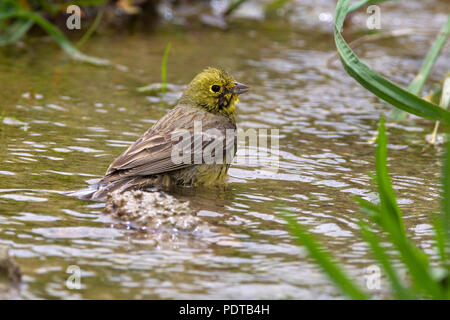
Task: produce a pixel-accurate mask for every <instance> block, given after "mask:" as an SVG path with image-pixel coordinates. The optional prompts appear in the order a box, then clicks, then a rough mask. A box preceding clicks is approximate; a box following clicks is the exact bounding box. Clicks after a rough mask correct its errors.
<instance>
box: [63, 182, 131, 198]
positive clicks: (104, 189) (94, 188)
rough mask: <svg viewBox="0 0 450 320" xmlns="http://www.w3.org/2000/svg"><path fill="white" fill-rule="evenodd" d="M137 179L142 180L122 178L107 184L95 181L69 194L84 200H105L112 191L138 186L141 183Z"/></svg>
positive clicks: (122, 190)
mask: <svg viewBox="0 0 450 320" xmlns="http://www.w3.org/2000/svg"><path fill="white" fill-rule="evenodd" d="M137 180H140V178H139V177H135V178H130V179H121V180H116V181H112V182H109V183H106V184H102V183H95V184H91V185H90V186H89V187H88V188H87V189H82V190H77V191H72V192H69V193H68V195H70V196H74V197H77V198H80V199H82V200H104V198H106V195H107V194H108V193H110V192H113V191H116V190H119V192H121V193H122V192H125V191H127V190H131V189H134V188H136V186H137V185H139V182H138V181H137Z"/></svg>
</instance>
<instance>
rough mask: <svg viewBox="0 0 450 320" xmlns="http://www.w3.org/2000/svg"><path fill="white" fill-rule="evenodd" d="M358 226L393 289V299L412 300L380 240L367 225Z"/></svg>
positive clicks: (412, 297) (362, 223) (361, 223)
mask: <svg viewBox="0 0 450 320" xmlns="http://www.w3.org/2000/svg"><path fill="white" fill-rule="evenodd" d="M359 225H360V230H361V234H362V236H363V238H364V240H365V241H366V242H367V243H368V244H369V245H370V249H371V250H372V254H373V255H374V257H375V259H377V260H378V262H379V263H380V265H381V266H382V267H383V270H384V272H385V273H386V275H387V277H388V279H389V282H390V283H391V286H392V288H393V289H394V295H395V297H396V298H397V299H402V300H411V299H414V298H415V297H414V296H413V295H412V294H411V293H410V292H409V291H408V290H407V289H406V288H405V286H404V285H403V284H402V281H401V280H400V277H399V276H398V274H397V271H396V270H395V269H394V267H393V263H392V261H391V260H390V259H389V256H388V255H387V253H386V251H385V250H384V248H383V247H382V246H381V245H380V240H379V239H378V237H377V236H376V234H375V233H373V232H372V231H370V229H369V227H368V225H367V224H366V223H364V222H363V221H361V222H360V224H359Z"/></svg>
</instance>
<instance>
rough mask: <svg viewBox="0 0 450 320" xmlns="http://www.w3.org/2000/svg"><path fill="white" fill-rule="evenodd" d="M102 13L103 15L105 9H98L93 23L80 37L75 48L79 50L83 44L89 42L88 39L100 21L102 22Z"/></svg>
mask: <svg viewBox="0 0 450 320" xmlns="http://www.w3.org/2000/svg"><path fill="white" fill-rule="evenodd" d="M103 13H105V7H101V8H100V9H98V12H97V15H96V16H95V20H94V22H93V23H92V24H91V26H90V27H89V29H88V31H86V33H85V34H84V35H83V36H82V37H81V39H80V40H78V42H77V44H76V46H77V48H81V47H82V46H83V44H84V43H85V42H86V41H87V40H89V38H90V37H91V36H92V34H93V33H94V32H95V30H97V28H98V26H99V25H100V21H102V18H103Z"/></svg>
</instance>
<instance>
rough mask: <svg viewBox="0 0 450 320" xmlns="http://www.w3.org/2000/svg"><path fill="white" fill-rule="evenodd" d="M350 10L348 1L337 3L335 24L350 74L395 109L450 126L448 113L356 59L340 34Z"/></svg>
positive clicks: (344, 62) (341, 53) (335, 33)
mask: <svg viewBox="0 0 450 320" xmlns="http://www.w3.org/2000/svg"><path fill="white" fill-rule="evenodd" d="M348 8H349V0H338V3H337V6H336V12H335V24H334V26H335V28H334V37H335V42H336V47H337V50H338V53H339V56H340V58H341V61H342V64H343V66H344V68H345V70H346V71H347V73H348V74H349V75H350V76H352V77H353V78H355V80H356V81H358V82H359V83H360V84H361V85H362V86H363V87H365V88H366V89H367V90H369V91H371V92H372V93H374V94H375V95H376V96H377V97H379V98H380V99H383V100H384V101H386V102H388V103H390V104H392V105H393V106H394V107H396V108H399V109H402V110H404V111H407V112H409V113H412V114H415V115H417V116H419V117H422V118H427V119H431V120H440V121H442V122H444V123H446V124H450V113H449V112H448V111H446V110H443V109H442V108H440V107H439V106H437V105H435V104H432V103H430V102H428V101H425V100H423V99H421V98H419V97H417V96H416V95H414V94H412V93H410V92H408V91H406V90H404V89H402V88H400V87H398V86H397V85H395V84H394V83H392V82H390V81H389V80H387V79H385V78H384V77H382V76H381V75H380V74H379V73H377V72H375V71H373V70H371V69H370V68H369V67H368V66H367V65H365V64H364V63H363V62H362V61H361V60H360V59H359V58H358V57H357V56H356V54H355V53H354V52H353V51H352V49H351V48H350V47H349V45H348V44H347V43H346V42H345V40H344V38H343V37H342V35H341V33H340V31H341V29H342V27H343V24H344V20H345V17H346V14H347V11H348Z"/></svg>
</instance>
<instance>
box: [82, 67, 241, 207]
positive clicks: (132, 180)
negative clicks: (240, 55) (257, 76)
mask: <svg viewBox="0 0 450 320" xmlns="http://www.w3.org/2000/svg"><path fill="white" fill-rule="evenodd" d="M248 90H249V86H247V85H244V84H242V83H240V82H237V81H236V80H235V79H234V77H233V76H232V75H231V74H229V73H228V72H227V71H225V70H223V69H221V68H213V67H209V68H206V69H205V70H203V71H202V72H200V73H199V74H197V75H196V76H195V77H194V78H193V80H192V81H191V82H190V83H189V85H188V86H187V88H186V89H185V90H184V91H183V93H182V95H181V98H180V99H179V100H178V102H177V103H176V105H175V107H174V108H173V109H171V110H170V111H168V112H167V113H166V114H165V115H164V116H163V117H162V118H161V119H160V120H158V121H157V122H156V123H155V124H154V125H153V126H152V127H151V128H150V129H148V130H147V131H146V132H145V133H144V134H143V135H142V136H141V137H140V138H139V139H138V140H136V141H135V142H134V143H133V144H132V145H131V146H130V147H129V148H128V149H127V150H125V151H124V152H123V153H122V154H121V155H119V156H118V157H117V158H116V159H115V160H114V161H113V162H112V163H111V164H110V166H109V167H108V169H107V171H106V174H105V175H104V177H103V178H101V179H100V180H99V181H98V182H97V183H95V184H94V185H91V186H90V190H91V191H89V192H88V193H87V194H85V195H84V196H83V197H82V198H83V199H89V200H101V199H104V198H105V197H106V196H107V195H108V194H109V193H111V192H113V191H116V190H118V191H119V192H120V193H122V192H125V191H129V190H146V189H150V188H157V189H167V188H171V187H173V186H182V187H196V186H200V185H213V184H218V183H221V182H223V181H224V180H225V178H226V175H227V171H228V168H229V167H230V164H231V161H232V159H233V157H234V156H235V154H236V149H237V137H236V129H237V127H236V104H237V103H238V101H239V98H238V96H239V95H240V94H243V93H245V92H247V91H248Z"/></svg>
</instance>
